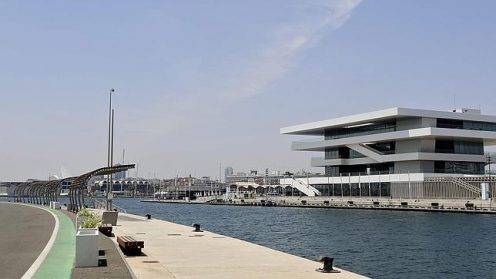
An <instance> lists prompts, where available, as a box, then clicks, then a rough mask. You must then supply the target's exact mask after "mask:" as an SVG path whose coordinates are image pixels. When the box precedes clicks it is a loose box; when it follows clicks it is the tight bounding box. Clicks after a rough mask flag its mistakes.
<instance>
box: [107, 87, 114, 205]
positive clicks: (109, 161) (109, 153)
mask: <svg viewBox="0 0 496 279" xmlns="http://www.w3.org/2000/svg"><path fill="white" fill-rule="evenodd" d="M114 91H115V90H114V88H111V89H110V92H109V124H108V125H109V126H108V146H107V166H108V167H111V166H112V155H113V154H112V153H113V152H112V151H111V149H112V141H113V131H112V130H113V125H112V123H113V110H112V93H114ZM112 183H113V182H112V175H111V174H109V175H108V176H107V194H106V200H107V208H106V210H112V197H111V196H110V192H111V190H112V185H111V184H112Z"/></svg>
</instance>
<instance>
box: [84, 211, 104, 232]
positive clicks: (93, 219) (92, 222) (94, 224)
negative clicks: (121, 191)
mask: <svg viewBox="0 0 496 279" xmlns="http://www.w3.org/2000/svg"><path fill="white" fill-rule="evenodd" d="M101 223H102V218H100V217H98V216H96V215H94V214H91V213H90V216H89V217H88V218H87V219H86V220H84V221H83V222H82V223H81V228H83V229H91V228H98V226H99V225H100V224H101Z"/></svg>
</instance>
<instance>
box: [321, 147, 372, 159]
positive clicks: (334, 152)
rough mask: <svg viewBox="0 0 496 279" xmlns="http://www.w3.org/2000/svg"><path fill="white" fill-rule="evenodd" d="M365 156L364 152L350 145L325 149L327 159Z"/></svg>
mask: <svg viewBox="0 0 496 279" xmlns="http://www.w3.org/2000/svg"><path fill="white" fill-rule="evenodd" d="M363 157H365V156H364V155H363V154H361V153H360V152H357V151H355V150H353V149H349V148H348V147H337V148H327V149H326V150H325V158H326V159H353V158H363Z"/></svg>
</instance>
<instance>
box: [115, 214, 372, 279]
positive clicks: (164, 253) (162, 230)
mask: <svg viewBox="0 0 496 279" xmlns="http://www.w3.org/2000/svg"><path fill="white" fill-rule="evenodd" d="M114 234H115V235H116V236H119V235H130V236H133V237H135V238H136V239H138V240H144V242H145V248H144V249H143V254H144V255H142V256H129V257H126V258H125V259H126V261H127V263H128V265H129V266H130V268H131V269H132V270H133V272H134V274H135V276H136V277H137V278H177V279H179V278H216V279H222V278H229V279H231V278H366V277H363V276H361V275H357V274H354V273H351V272H348V271H344V270H341V273H331V274H329V273H328V274H324V273H319V272H317V271H315V269H317V268H320V267H322V264H321V263H318V262H316V261H311V260H308V259H304V258H301V257H297V256H294V255H290V254H287V253H283V252H280V251H276V250H273V249H269V248H266V247H263V246H259V245H256V244H252V243H249V242H246V241H242V240H238V239H234V238H230V237H226V236H223V235H219V234H215V233H211V232H207V231H205V232H193V228H192V227H187V226H183V225H178V224H175V223H170V222H166V221H161V220H155V219H152V220H146V218H144V217H140V216H136V215H131V214H122V213H119V219H118V225H117V226H115V227H114ZM113 240H114V241H116V238H114V239H113ZM330 256H332V255H330Z"/></svg>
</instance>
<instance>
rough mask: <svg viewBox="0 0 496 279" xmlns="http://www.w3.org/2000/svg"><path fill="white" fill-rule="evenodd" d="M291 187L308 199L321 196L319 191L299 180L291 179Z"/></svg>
mask: <svg viewBox="0 0 496 279" xmlns="http://www.w3.org/2000/svg"><path fill="white" fill-rule="evenodd" d="M291 186H292V187H294V188H296V189H298V191H300V192H302V193H303V194H305V195H307V196H309V197H315V196H320V195H322V193H320V191H319V190H317V189H316V188H315V187H313V186H312V185H310V184H308V183H306V182H305V181H304V180H303V179H301V178H292V181H291Z"/></svg>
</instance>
